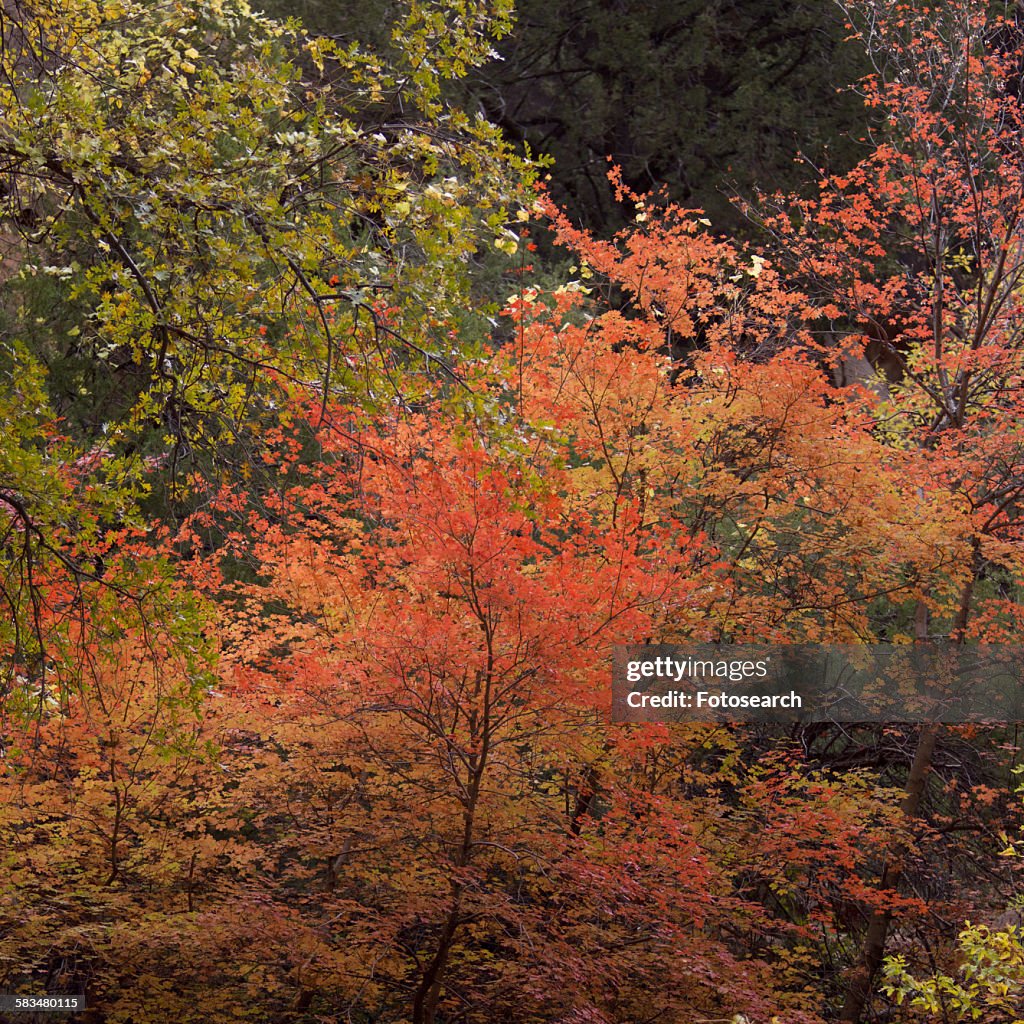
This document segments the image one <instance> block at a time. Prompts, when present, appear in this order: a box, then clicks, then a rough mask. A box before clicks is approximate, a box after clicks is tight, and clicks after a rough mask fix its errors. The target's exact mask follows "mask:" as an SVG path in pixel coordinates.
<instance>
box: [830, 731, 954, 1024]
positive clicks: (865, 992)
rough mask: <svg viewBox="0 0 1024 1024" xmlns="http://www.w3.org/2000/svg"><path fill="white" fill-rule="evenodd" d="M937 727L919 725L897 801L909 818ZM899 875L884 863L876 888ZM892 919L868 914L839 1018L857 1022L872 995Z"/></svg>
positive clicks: (892, 886)
mask: <svg viewBox="0 0 1024 1024" xmlns="http://www.w3.org/2000/svg"><path fill="white" fill-rule="evenodd" d="M939 728H940V726H939V725H937V724H936V723H934V722H931V723H929V724H927V725H922V726H921V731H920V732H919V733H918V737H917V748H916V749H915V750H914V760H913V762H912V763H911V765H910V772H909V774H908V775H907V782H906V787H905V789H904V795H903V801H902V802H901V804H900V810H902V811H903V813H904V814H905V815H906V816H907V817H908V818H916V817H917V814H918V811H919V809H920V806H921V796H922V794H923V793H924V783H925V779H926V778H927V776H928V770H929V769H930V768H931V763H932V756H933V755H934V753H935V740H936V738H937V737H938V735H939ZM902 874H903V870H902V867H901V866H900V864H899V863H898V862H893V863H889V864H886V865H885V867H884V868H883V869H882V875H881V878H880V879H879V882H878V888H879V889H880V890H882V891H884V890H886V889H895V888H896V887H897V886H898V885H899V882H900V878H901V876H902ZM891 920H892V912H891V911H889V910H875V911H873V912H872V914H871V918H870V920H869V921H868V930H867V932H866V933H865V935H864V942H863V944H862V946H861V953H860V962H859V963H858V964H857V968H856V970H855V971H854V973H853V976H852V978H851V979H850V985H849V988H848V989H847V990H846V998H845V999H844V1000H843V1008H842V1011H841V1012H840V1014H839V1019H840V1020H841V1021H848V1022H850V1024H856V1022H857V1021H859V1020H860V1019H861V1014H862V1013H863V1012H864V1007H865V1006H866V1005H867V1001H868V997H869V996H870V995H871V983H872V982H873V981H874V978H875V974H877V972H878V968H879V967H881V966H882V958H883V957H884V956H885V940H886V938H887V937H888V935H889V924H890V922H891Z"/></svg>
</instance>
